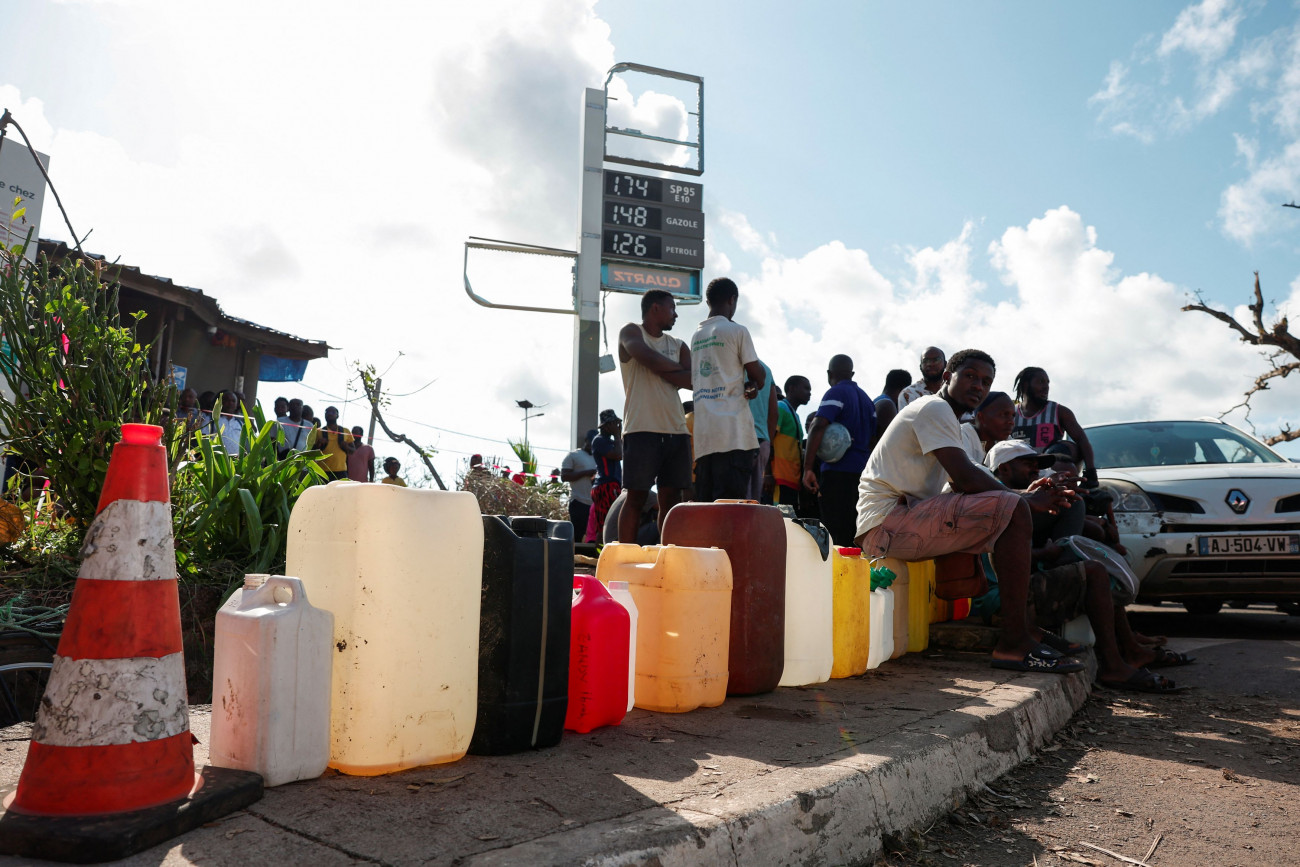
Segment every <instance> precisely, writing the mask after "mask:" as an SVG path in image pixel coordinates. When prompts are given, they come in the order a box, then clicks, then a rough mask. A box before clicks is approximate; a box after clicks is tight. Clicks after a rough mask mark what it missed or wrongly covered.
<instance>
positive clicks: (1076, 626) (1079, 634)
mask: <svg viewBox="0 0 1300 867" xmlns="http://www.w3.org/2000/svg"><path fill="white" fill-rule="evenodd" d="M1061 637H1062V638H1064V639H1065V640H1066V641H1073V642H1074V643H1076V644H1086V645H1087V646H1089V647H1092V646H1093V645H1094V644H1096V643H1097V636H1096V635H1095V634H1094V633H1093V631H1092V621H1091V620H1089V619H1088V615H1086V614H1080V615H1079V616H1078V617H1076V618H1074V619H1073V620H1071V621H1069V622H1068V623H1066V624H1065V625H1064V626H1062V627H1061Z"/></svg>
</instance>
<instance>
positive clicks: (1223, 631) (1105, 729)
mask: <svg viewBox="0 0 1300 867" xmlns="http://www.w3.org/2000/svg"><path fill="white" fill-rule="evenodd" d="M1134 625H1135V626H1136V627H1137V628H1138V629H1140V630H1141V631H1143V632H1146V633H1148V634H1163V635H1168V636H1169V637H1170V646H1171V647H1173V648H1175V649H1177V650H1182V651H1186V652H1190V653H1192V654H1193V655H1195V656H1196V657H1197V663H1196V664H1194V665H1191V666H1187V667H1184V668H1178V669H1172V670H1169V671H1167V672H1166V673H1167V674H1169V675H1170V676H1173V677H1174V678H1175V679H1177V680H1178V682H1179V683H1185V684H1188V685H1190V686H1192V687H1193V689H1191V690H1190V691H1188V692H1186V693H1184V694H1182V695H1178V696H1145V695H1135V694H1128V693H1116V692H1108V691H1097V692H1095V693H1094V697H1093V698H1092V699H1091V700H1090V701H1089V702H1088V704H1087V705H1085V706H1084V708H1083V710H1082V711H1080V713H1079V714H1078V715H1077V716H1076V718H1075V720H1074V721H1073V722H1072V723H1071V725H1070V726H1068V727H1067V728H1066V729H1064V730H1063V731H1062V732H1060V733H1059V734H1058V735H1057V738H1056V740H1055V742H1054V743H1053V744H1052V745H1050V746H1049V747H1048V748H1047V749H1046V750H1044V751H1043V752H1042V753H1040V754H1039V755H1038V756H1037V757H1036V758H1035V760H1033V761H1030V762H1027V763H1025V764H1024V765H1022V766H1021V767H1019V768H1017V769H1016V770H1015V771H1013V772H1011V773H1010V774H1007V775H1006V776H1005V777H1002V778H1001V779H1000V780H998V781H997V782H995V783H994V784H993V785H992V789H993V790H994V791H993V792H990V793H987V794H986V795H984V796H983V797H978V798H975V799H973V800H972V801H970V802H968V803H967V804H966V805H964V806H963V807H962V808H961V809H959V810H957V811H955V812H954V813H952V814H951V815H950V816H949V817H948V821H946V822H944V821H940V822H939V823H936V825H935V826H934V827H932V828H931V829H929V831H928V832H927V833H925V834H915V835H912V836H911V837H910V838H906V839H901V840H897V841H895V843H896V847H895V851H894V852H893V853H892V854H890V855H888V856H886V857H885V858H883V859H882V860H881V861H880V862H879V863H880V864H882V865H885V864H887V865H905V864H907V865H912V864H916V865H939V864H942V865H979V867H1004V865H1017V864H1024V865H1034V864H1037V865H1041V867H1050V865H1072V864H1080V863H1083V864H1098V865H1101V864H1105V865H1116V867H1119V865H1122V864H1123V863H1124V862H1122V861H1120V860H1116V859H1115V858H1113V857H1111V856H1110V855H1107V854H1105V853H1103V852H1101V851H1098V850H1097V849H1094V848H1090V847H1089V846H1086V845H1084V844H1085V843H1090V844H1092V845H1093V846H1100V847H1102V848H1104V849H1109V850H1110V851H1111V852H1114V853H1116V854H1119V855H1123V856H1125V857H1127V858H1132V859H1137V860H1142V859H1143V858H1144V856H1146V854H1147V852H1148V850H1149V849H1150V847H1151V845H1152V844H1153V843H1155V842H1156V841H1157V838H1158V840H1159V842H1158V845H1157V846H1156V849H1155V852H1154V853H1153V854H1152V855H1151V856H1150V857H1149V858H1147V859H1146V863H1148V864H1150V865H1152V867H1160V865H1187V864H1215V865H1224V867H1227V865H1250V867H1257V865H1293V864H1295V863H1297V856H1296V853H1295V841H1296V839H1297V838H1298V837H1300V676H1298V675H1300V617H1288V616H1286V615H1284V614H1281V613H1278V612H1276V611H1272V610H1268V609H1266V608H1264V607H1262V606H1261V607H1255V608H1251V609H1248V610H1230V609H1224V611H1223V613H1221V614H1218V615H1214V616H1205V617H1194V616H1191V615H1188V614H1186V613H1185V612H1184V611H1183V609H1182V608H1181V606H1176V605H1172V604H1168V605H1163V606H1158V607H1150V606H1141V607H1139V608H1138V609H1136V610H1135V612H1134ZM994 792H996V794H995V793H994Z"/></svg>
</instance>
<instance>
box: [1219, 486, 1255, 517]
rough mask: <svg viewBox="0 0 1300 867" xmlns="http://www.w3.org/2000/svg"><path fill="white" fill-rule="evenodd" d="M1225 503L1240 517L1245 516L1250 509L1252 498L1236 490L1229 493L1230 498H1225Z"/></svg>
mask: <svg viewBox="0 0 1300 867" xmlns="http://www.w3.org/2000/svg"><path fill="white" fill-rule="evenodd" d="M1223 501H1224V502H1225V503H1227V504H1228V508H1229V509H1232V511H1234V512H1236V513H1237V514H1238V515H1243V514H1245V513H1246V510H1247V509H1248V508H1250V497H1248V496H1246V495H1245V494H1244V493H1242V492H1241V491H1239V490H1237V489H1236V488H1233V489H1232V490H1231V491H1228V496H1227V497H1225V498H1224V500H1223Z"/></svg>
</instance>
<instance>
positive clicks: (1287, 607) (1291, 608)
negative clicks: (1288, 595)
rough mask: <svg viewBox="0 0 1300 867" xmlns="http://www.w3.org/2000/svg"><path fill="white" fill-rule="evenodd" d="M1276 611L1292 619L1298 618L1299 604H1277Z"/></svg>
mask: <svg viewBox="0 0 1300 867" xmlns="http://www.w3.org/2000/svg"><path fill="white" fill-rule="evenodd" d="M1277 610H1278V611H1281V612H1282V613H1283V614H1290V615H1291V616H1292V617H1300V602H1279V603H1278V604H1277Z"/></svg>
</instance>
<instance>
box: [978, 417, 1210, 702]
mask: <svg viewBox="0 0 1300 867" xmlns="http://www.w3.org/2000/svg"><path fill="white" fill-rule="evenodd" d="M1055 461H1056V456H1055V455H1047V454H1039V453H1038V452H1037V451H1035V450H1034V448H1033V447H1032V446H1031V445H1029V444H1028V443H1027V442H1025V441H1024V440H1005V441H1003V442H1000V443H997V444H996V445H994V446H993V448H991V449H989V453H988V457H987V458H986V459H985V463H986V464H987V465H988V467H989V468H990V469H991V470H993V474H994V475H995V476H996V477H997V479H998V481H1000V482H1002V483H1003V484H1004V485H1006V486H1007V487H1008V488H1010V489H1012V490H1017V491H1021V490H1026V489H1028V488H1030V486H1032V485H1034V484H1036V483H1037V482H1038V481H1039V479H1040V473H1041V471H1042V470H1045V469H1048V468H1049V467H1051V466H1052V464H1053V463H1055ZM1079 481H1081V480H1079V479H1075V482H1079ZM1082 507H1083V501H1082V500H1075V501H1074V503H1073V504H1072V507H1071V508H1070V509H1068V510H1063V511H1062V513H1061V515H1060V516H1059V517H1058V520H1056V521H1051V520H1048V521H1043V522H1039V521H1038V520H1037V519H1038V518H1039V517H1047V518H1051V517H1052V516H1050V515H1042V516H1040V515H1038V514H1035V515H1034V518H1035V527H1034V534H1033V541H1032V545H1033V547H1032V549H1031V552H1030V558H1031V561H1032V563H1033V572H1032V574H1031V575H1030V578H1029V604H1030V608H1031V610H1032V612H1033V616H1034V618H1035V620H1036V621H1037V622H1038V624H1039V625H1040V626H1042V625H1054V624H1061V623H1066V622H1068V621H1070V620H1073V619H1074V618H1076V617H1078V616H1079V615H1080V614H1087V615H1088V622H1089V623H1090V624H1092V629H1093V633H1094V634H1095V635H1096V637H1097V640H1096V644H1095V649H1096V651H1097V680H1098V682H1099V683H1101V684H1103V685H1105V686H1108V687H1110V688H1111V689H1123V690H1130V691H1134V692H1150V693H1168V692H1173V691H1175V690H1176V688H1177V687H1176V686H1175V684H1174V682H1173V681H1172V680H1169V679H1168V678H1164V677H1161V676H1159V675H1157V674H1152V673H1151V672H1150V671H1148V670H1146V668H1144V667H1143V666H1149V665H1153V664H1156V665H1185V664H1187V663H1188V662H1191V658H1190V657H1187V656H1185V655H1183V654H1180V653H1175V652H1174V651H1169V650H1164V649H1163V648H1152V647H1148V646H1146V645H1144V644H1143V643H1142V642H1141V641H1140V640H1139V638H1140V637H1139V636H1138V635H1137V634H1135V633H1134V632H1133V630H1132V628H1130V626H1129V623H1128V615H1127V614H1126V613H1125V611H1124V606H1122V605H1120V604H1119V603H1118V602H1117V601H1116V600H1115V599H1114V598H1113V597H1112V595H1111V583H1110V575H1109V574H1108V573H1107V572H1106V568H1105V567H1104V566H1103V565H1102V564H1101V563H1099V562H1097V561H1095V560H1088V559H1084V558H1082V557H1080V556H1078V555H1077V554H1075V553H1074V552H1073V551H1071V550H1069V548H1068V547H1067V546H1065V545H1063V544H1058V541H1059V540H1063V539H1067V538H1069V537H1070V536H1074V535H1077V534H1078V532H1079V531H1080V530H1081V529H1082V525H1083V508H1082ZM1069 512H1077V513H1078V515H1077V520H1075V519H1074V518H1073V517H1068V518H1067V515H1068V513H1069ZM999 607H1000V600H999V596H998V587H997V585H996V584H995V585H994V587H993V589H991V590H990V591H989V592H988V593H986V594H984V595H983V596H981V597H979V598H978V599H975V600H972V602H971V613H972V614H975V615H983V616H984V617H985V618H986V619H988V618H990V617H991V616H992V615H994V614H996V613H998V609H999Z"/></svg>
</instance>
